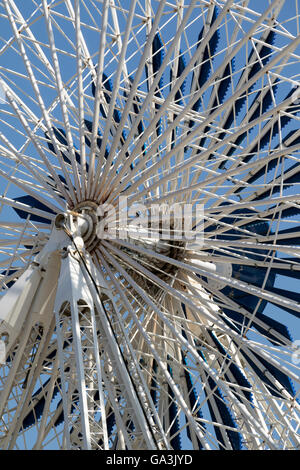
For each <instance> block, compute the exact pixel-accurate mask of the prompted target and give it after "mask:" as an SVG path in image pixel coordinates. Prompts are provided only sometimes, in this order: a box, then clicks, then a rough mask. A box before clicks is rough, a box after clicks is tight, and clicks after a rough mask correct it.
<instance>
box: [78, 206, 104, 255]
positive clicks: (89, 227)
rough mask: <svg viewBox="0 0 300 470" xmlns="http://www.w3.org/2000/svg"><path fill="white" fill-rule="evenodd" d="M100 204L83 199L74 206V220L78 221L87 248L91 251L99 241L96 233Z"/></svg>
mask: <svg viewBox="0 0 300 470" xmlns="http://www.w3.org/2000/svg"><path fill="white" fill-rule="evenodd" d="M97 208H98V205H97V204H96V203H95V202H93V201H82V202H80V203H79V204H77V206H75V207H74V209H73V211H72V212H75V214H74V222H75V223H77V227H78V228H79V232H80V235H81V237H82V239H83V241H84V245H85V248H86V249H87V250H88V251H89V252H91V251H93V250H94V249H95V248H96V246H97V245H98V243H99V238H98V237H97V234H96V229H97V223H98V217H97Z"/></svg>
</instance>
